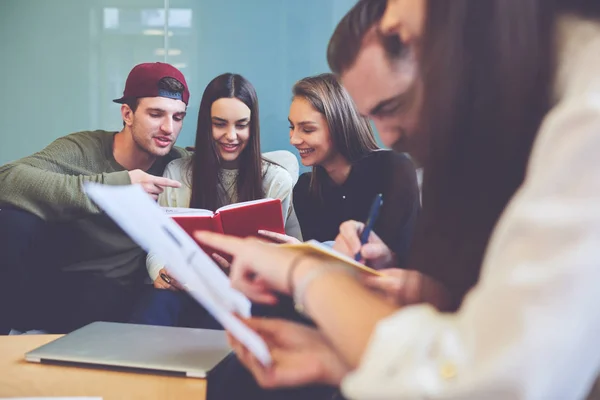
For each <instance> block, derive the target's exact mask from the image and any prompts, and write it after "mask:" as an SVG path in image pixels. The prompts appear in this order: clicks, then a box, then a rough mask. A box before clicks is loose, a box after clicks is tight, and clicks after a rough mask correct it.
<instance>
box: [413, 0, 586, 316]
mask: <svg viewBox="0 0 600 400" xmlns="http://www.w3.org/2000/svg"><path fill="white" fill-rule="evenodd" d="M593 1H596V0H593ZM575 3H581V4H584V3H585V7H588V6H590V5H591V4H592V1H591V0H577V1H576V2H572V1H571V0H452V1H448V0H429V1H428V7H427V8H428V10H427V16H426V24H425V33H424V36H423V38H422V43H421V46H420V47H421V50H422V51H421V54H420V65H421V70H422V74H423V81H424V91H425V93H424V106H423V111H422V115H421V128H422V129H421V131H423V132H425V134H426V136H425V137H426V139H427V140H426V154H427V157H426V159H425V160H424V176H423V212H422V214H421V216H420V221H419V225H418V228H417V235H416V238H415V243H414V247H413V252H412V257H411V258H412V260H411V263H410V265H411V266H412V267H413V268H416V269H419V270H422V271H424V272H426V273H429V274H430V275H432V276H434V277H437V278H438V279H440V280H441V281H443V282H444V283H446V284H447V285H448V286H449V288H450V290H451V292H452V293H453V294H454V296H455V299H456V304H455V306H458V305H459V304H460V301H461V300H462V297H463V296H464V294H465V293H466V291H467V290H468V289H469V288H471V287H472V286H473V285H474V284H475V283H476V281H477V279H478V274H479V269H480V267H481V263H482V259H483V254H484V251H485V249H486V247H487V244H488V241H489V238H490V235H491V232H492V230H493V229H494V226H495V225H496V222H497V221H498V218H499V217H500V214H501V213H502V211H503V210H504V208H505V206H506V204H507V203H508V201H509V200H510V198H511V197H512V196H513V194H514V193H515V191H516V190H517V189H518V188H519V186H520V185H521V184H522V182H523V178H524V174H525V168H526V164H527V161H528V159H529V155H530V151H531V147H532V144H533V141H534V139H535V136H536V133H537V131H538V129H539V126H540V124H541V121H542V119H543V118H544V116H545V114H546V113H547V112H548V111H549V108H550V106H551V90H552V81H553V77H554V71H555V59H556V56H557V55H556V54H555V43H554V28H555V24H556V19H557V16H558V15H559V13H560V12H562V11H564V10H565V9H566V8H565V7H570V8H571V10H575V11H577V7H576V6H574V4H575ZM592 8H593V6H592ZM597 8H598V7H596V9H597Z"/></svg>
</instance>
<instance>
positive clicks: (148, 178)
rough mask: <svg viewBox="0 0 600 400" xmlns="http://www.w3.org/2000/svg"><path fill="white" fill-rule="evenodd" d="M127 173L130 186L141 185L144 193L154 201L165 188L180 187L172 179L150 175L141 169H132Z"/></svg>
mask: <svg viewBox="0 0 600 400" xmlns="http://www.w3.org/2000/svg"><path fill="white" fill-rule="evenodd" d="M128 172H129V178H130V179H131V184H132V185H134V184H139V185H142V188H143V189H144V191H145V192H146V193H148V194H149V195H150V196H152V198H153V199H154V200H158V195H159V194H161V193H162V192H163V191H164V188H165V187H172V188H178V187H181V183H179V182H177V181H174V180H173V179H169V178H164V177H162V176H154V175H150V174H148V173H146V172H144V171H142V170H141V169H134V170H132V171H128Z"/></svg>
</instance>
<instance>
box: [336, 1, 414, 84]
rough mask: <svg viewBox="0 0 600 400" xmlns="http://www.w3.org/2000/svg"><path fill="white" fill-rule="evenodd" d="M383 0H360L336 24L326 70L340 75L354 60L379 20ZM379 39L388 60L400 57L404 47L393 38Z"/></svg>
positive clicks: (383, 6) (382, 37)
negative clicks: (366, 36) (365, 38)
mask: <svg viewBox="0 0 600 400" xmlns="http://www.w3.org/2000/svg"><path fill="white" fill-rule="evenodd" d="M386 3H387V2H386V0H359V1H358V2H357V3H356V4H355V5H354V7H352V8H351V9H350V11H348V13H347V14H346V15H345V16H344V18H342V20H341V21H340V22H339V23H338V25H337V27H336V28H335V31H334V32H333V35H332V36H331V39H330V40H329V46H328V47H327V62H328V63H329V68H331V71H333V72H334V73H335V74H337V75H341V74H342V73H344V72H345V71H346V70H347V69H348V68H350V67H351V66H352V65H353V64H354V62H355V61H356V57H357V56H358V53H359V52H360V48H361V47H362V42H363V39H364V37H365V35H366V34H367V32H368V31H369V30H370V29H371V28H372V27H373V26H374V25H375V24H376V23H377V22H379V20H380V19H381V17H382V16H383V13H384V12H385V7H386ZM380 40H381V43H382V45H383V47H384V48H385V50H386V53H387V54H388V56H389V57H390V58H391V59H395V58H398V57H400V56H402V55H403V53H404V49H405V46H404V45H403V44H402V42H401V41H400V38H399V37H398V36H396V35H392V36H385V37H384V36H381V35H380Z"/></svg>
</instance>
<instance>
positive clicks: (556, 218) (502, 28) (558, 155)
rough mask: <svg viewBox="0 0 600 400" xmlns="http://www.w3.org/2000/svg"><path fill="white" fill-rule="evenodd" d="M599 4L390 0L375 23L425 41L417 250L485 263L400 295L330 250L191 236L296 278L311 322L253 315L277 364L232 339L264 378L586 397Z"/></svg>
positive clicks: (421, 49)
mask: <svg viewBox="0 0 600 400" xmlns="http://www.w3.org/2000/svg"><path fill="white" fill-rule="evenodd" d="M599 18H600V3H599V2H598V1H596V0H452V1H447V0H428V1H426V0H388V8H387V11H386V14H385V16H384V18H383V20H382V22H381V27H380V28H381V30H382V32H383V33H384V34H388V35H392V34H393V35H398V36H399V37H400V38H401V39H402V41H403V42H404V43H405V44H407V45H409V46H411V47H412V48H413V49H414V50H415V51H416V53H417V55H418V60H419V68H420V71H421V77H422V81H423V84H424V96H423V108H422V113H421V117H420V129H419V132H425V133H426V136H422V134H421V136H420V137H418V138H416V137H415V138H411V139H413V140H411V141H412V143H413V144H414V147H413V152H414V154H418V155H420V156H421V161H422V163H423V165H424V181H423V218H422V219H421V220H420V222H419V225H420V226H419V229H418V233H417V238H416V243H415V246H414V248H413V256H412V260H413V263H414V265H415V267H416V268H422V271H425V272H429V273H430V274H432V275H434V276H444V277H446V279H445V280H447V281H449V282H453V283H452V285H455V286H456V287H457V288H464V287H468V286H469V285H470V282H467V281H466V280H465V276H469V277H470V276H472V274H471V273H470V272H469V271H472V270H473V269H475V270H476V271H478V270H479V268H480V267H481V271H482V273H481V277H480V279H479V282H478V283H477V285H476V286H475V288H474V289H473V290H472V291H471V292H470V293H469V294H468V296H467V297H466V299H465V300H464V301H463V302H462V304H461V306H460V308H459V309H458V311H457V312H455V313H453V314H442V313H439V312H438V311H436V310H435V309H434V308H433V307H431V306H428V305H419V306H412V307H404V308H401V309H398V308H397V306H393V305H391V304H389V303H386V302H385V301H384V300H383V299H381V298H380V297H378V296H376V295H374V294H373V293H372V292H370V291H369V290H368V289H366V288H365V287H364V286H363V285H362V284H361V283H360V281H358V280H357V279H355V278H354V277H353V276H351V275H350V274H348V273H347V270H346V269H344V268H340V267H339V266H336V265H335V264H333V263H324V262H323V261H322V260H319V259H316V258H312V257H304V258H302V257H300V258H299V256H298V255H297V253H294V252H293V251H290V250H287V249H282V248H276V247H272V246H271V247H269V246H264V245H258V244H253V243H249V242H248V241H244V240H239V239H236V238H227V237H221V236H219V235H211V234H202V235H198V238H199V239H200V240H203V241H205V242H206V243H207V244H209V245H215V246H217V247H218V248H219V249H220V250H223V251H228V252H230V253H231V254H233V255H234V256H235V257H236V263H235V265H234V266H233V270H232V275H236V276H240V277H245V276H246V277H247V276H250V272H252V276H253V278H254V279H256V277H258V278H260V281H261V283H263V284H264V283H265V282H267V283H268V285H269V286H270V289H271V290H275V291H278V292H283V293H287V294H292V295H293V296H294V298H295V300H296V304H297V305H298V306H299V307H302V308H303V309H304V310H305V312H306V313H307V314H308V315H309V316H310V317H311V318H312V319H313V320H314V321H315V323H316V324H317V326H318V329H314V330H311V329H309V328H306V327H300V326H297V325H294V324H291V323H289V322H283V321H262V320H251V321H250V322H249V323H248V324H249V326H251V327H253V328H254V329H256V330H257V332H259V333H260V334H261V335H262V336H263V337H264V338H265V339H266V340H267V341H268V342H269V345H270V348H271V349H272V354H273V356H274V362H273V365H272V366H270V367H263V366H261V365H260V364H259V363H258V362H257V361H256V360H255V359H254V358H253V357H252V356H251V354H249V353H248V351H247V350H246V349H244V348H243V347H242V346H241V345H240V344H239V343H236V344H235V346H234V348H235V350H236V354H238V356H239V357H240V359H241V360H242V361H243V362H244V363H245V364H246V365H247V366H248V367H249V368H250V369H251V370H252V372H253V373H254V375H255V377H256V378H257V380H258V381H259V383H261V384H262V385H264V386H270V387H273V386H282V385H299V384H306V383H308V382H319V381H320V382H323V381H326V382H329V383H333V384H341V385H342V389H343V392H344V394H346V395H347V396H348V397H351V398H380V399H382V398H390V399H392V398H393V399H398V398H518V399H539V398H561V399H566V398H568V399H573V398H584V397H585V396H586V394H587V393H588V392H589V391H590V389H591V387H592V385H593V382H594V380H595V379H596V377H597V375H598V371H599V368H600V353H599V351H598V350H596V348H597V346H596V342H597V332H599V331H600V318H599V315H600V314H598V312H597V309H596V308H597V307H596V303H595V301H594V300H595V299H596V298H597V293H598V289H597V287H598V282H599V281H600V270H599V269H598V268H597V264H598V259H600V250H599V247H598V234H599V232H600V218H599V217H598V212H597V207H598V203H599V202H600V184H599V182H600V179H599V178H598V174H599V173H598V171H600V158H598V156H597V151H598V150H597V149H598V148H600V106H599V104H600V103H599V101H598V99H599V98H600V74H599V73H598V71H600V21H599ZM359 246H360V245H359ZM267 254H268V257H267ZM475 276H477V274H475ZM469 279H471V278H469ZM245 285H247V286H248V287H252V285H253V284H252V282H251V281H248V280H247V279H246V281H245ZM240 287H242V288H243V287H244V285H241V286H240ZM292 360H293V361H294V362H290V361H292ZM317 366H318V367H317ZM314 371H320V373H310V374H309V373H307V372H314Z"/></svg>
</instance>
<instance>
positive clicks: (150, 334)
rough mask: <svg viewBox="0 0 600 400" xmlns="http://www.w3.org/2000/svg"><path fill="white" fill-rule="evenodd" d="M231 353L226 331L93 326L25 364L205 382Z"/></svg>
mask: <svg viewBox="0 0 600 400" xmlns="http://www.w3.org/2000/svg"><path fill="white" fill-rule="evenodd" d="M230 352H231V348H230V347H229V345H228V344H227V339H226V336H225V332H224V331H218V330H208V329H191V328H174V327H165V326H150V325H134V324H118V323H113V322H93V323H91V324H89V325H87V326H84V327H83V328H81V329H78V330H76V331H73V332H71V333H69V334H68V335H65V336H63V337H61V338H59V339H57V340H55V341H53V342H50V343H48V344H45V345H43V346H41V347H38V348H37V349H35V350H32V351H30V352H29V353H27V354H25V360H27V361H30V362H41V363H52V364H66V365H74V364H76V365H83V366H89V367H108V368H116V369H120V370H132V371H140V372H144V371H145V372H159V373H166V374H175V375H181V376H188V377H194V378H205V377H206V374H207V373H208V372H209V371H210V370H211V369H212V368H213V367H215V366H216V365H217V364H218V363H219V362H220V361H221V360H222V359H223V358H225V356H227V354H229V353H230Z"/></svg>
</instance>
